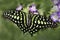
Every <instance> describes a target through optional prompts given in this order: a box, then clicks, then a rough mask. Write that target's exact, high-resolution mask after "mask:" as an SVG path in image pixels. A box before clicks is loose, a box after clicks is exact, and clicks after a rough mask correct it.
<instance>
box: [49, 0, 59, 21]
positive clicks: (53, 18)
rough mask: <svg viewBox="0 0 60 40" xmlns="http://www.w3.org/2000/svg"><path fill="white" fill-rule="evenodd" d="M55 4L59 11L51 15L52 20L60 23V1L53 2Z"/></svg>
mask: <svg viewBox="0 0 60 40" xmlns="http://www.w3.org/2000/svg"><path fill="white" fill-rule="evenodd" d="M53 3H54V5H55V6H57V9H58V11H56V12H54V13H53V14H51V16H50V17H51V19H52V20H53V21H54V22H56V21H58V22H60V0H53Z"/></svg>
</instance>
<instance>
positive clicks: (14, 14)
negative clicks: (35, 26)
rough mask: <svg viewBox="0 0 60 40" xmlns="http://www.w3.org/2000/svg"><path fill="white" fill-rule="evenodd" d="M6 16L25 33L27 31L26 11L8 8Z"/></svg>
mask: <svg viewBox="0 0 60 40" xmlns="http://www.w3.org/2000/svg"><path fill="white" fill-rule="evenodd" d="M4 17H5V18H7V19H9V20H11V21H12V22H13V23H15V24H17V26H18V27H19V28H20V29H21V30H22V31H23V32H24V33H25V32H27V25H26V13H25V12H22V11H18V10H8V11H5V12H4Z"/></svg>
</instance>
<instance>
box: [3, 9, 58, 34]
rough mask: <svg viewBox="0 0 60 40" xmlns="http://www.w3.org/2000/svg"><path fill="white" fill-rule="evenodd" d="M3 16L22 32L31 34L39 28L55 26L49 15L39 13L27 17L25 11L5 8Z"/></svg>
mask: <svg viewBox="0 0 60 40" xmlns="http://www.w3.org/2000/svg"><path fill="white" fill-rule="evenodd" d="M28 14H30V13H28ZM3 16H4V18H6V19H9V20H11V21H12V22H13V23H15V24H16V25H17V26H18V27H19V28H20V29H21V31H23V33H26V32H29V33H30V34H31V35H33V34H34V33H36V32H38V31H39V30H41V29H46V28H55V27H57V23H56V22H54V21H52V20H51V18H50V17H46V16H42V15H39V14H38V15H36V14H35V15H34V14H32V15H28V17H27V15H26V13H25V12H23V11H21V10H7V11H5V12H3ZM29 16H30V17H29ZM27 19H28V20H27Z"/></svg>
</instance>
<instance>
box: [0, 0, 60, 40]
mask: <svg viewBox="0 0 60 40" xmlns="http://www.w3.org/2000/svg"><path fill="white" fill-rule="evenodd" d="M33 2H35V4H36V5H37V9H43V10H44V14H46V15H47V14H48V13H49V11H50V9H51V7H52V3H51V0H0V40H60V27H58V28H56V29H50V28H49V29H46V30H44V31H41V30H40V31H39V32H37V33H36V34H35V36H33V37H31V36H30V35H29V34H28V33H26V34H23V32H22V31H20V29H19V28H18V27H17V26H16V25H15V24H14V23H12V22H11V21H9V20H6V19H4V18H3V17H2V14H3V11H4V10H7V9H15V8H16V7H17V6H18V4H20V3H22V4H23V5H24V7H26V6H27V5H28V4H30V3H33Z"/></svg>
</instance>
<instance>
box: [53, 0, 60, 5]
mask: <svg viewBox="0 0 60 40" xmlns="http://www.w3.org/2000/svg"><path fill="white" fill-rule="evenodd" d="M52 2H53V4H55V5H57V4H58V3H60V0H52Z"/></svg>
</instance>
